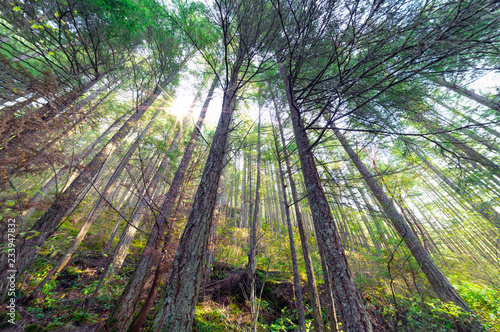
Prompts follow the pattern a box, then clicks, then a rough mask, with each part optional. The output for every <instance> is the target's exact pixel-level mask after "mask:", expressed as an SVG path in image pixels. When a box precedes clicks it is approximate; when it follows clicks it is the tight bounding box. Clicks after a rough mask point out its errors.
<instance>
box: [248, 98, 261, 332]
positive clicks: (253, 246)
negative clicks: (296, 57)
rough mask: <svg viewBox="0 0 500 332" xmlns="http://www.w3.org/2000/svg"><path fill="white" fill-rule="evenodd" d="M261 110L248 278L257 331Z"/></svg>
mask: <svg viewBox="0 0 500 332" xmlns="http://www.w3.org/2000/svg"><path fill="white" fill-rule="evenodd" d="M260 112H261V110H260V108H259V124H258V129H257V130H258V134H257V135H258V136H257V180H256V185H255V207H254V211H253V216H252V217H251V219H250V225H249V226H250V250H249V252H248V276H249V279H250V282H249V283H250V306H251V307H250V315H251V320H252V323H251V330H252V331H257V317H258V313H257V308H258V305H257V299H256V297H255V294H256V278H255V271H256V270H257V266H256V263H255V251H256V249H257V218H258V217H259V212H260V211H259V208H260V163H261V152H260V144H261V143H260V116H261V114H260Z"/></svg>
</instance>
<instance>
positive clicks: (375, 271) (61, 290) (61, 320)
mask: <svg viewBox="0 0 500 332" xmlns="http://www.w3.org/2000/svg"><path fill="white" fill-rule="evenodd" d="M63 230H64V232H65V234H63V237H62V239H65V237H64V236H68V237H70V236H71V235H74V233H75V232H76V229H74V227H73V226H71V227H69V226H68V227H67V228H65V227H63ZM263 232H264V236H263V237H262V239H261V242H260V247H259V248H260V249H259V250H260V254H259V257H258V260H257V264H258V269H257V273H256V276H257V294H258V295H259V297H260V298H261V301H260V316H259V331H271V332H273V331H294V330H295V328H296V324H297V321H296V311H295V309H296V307H295V303H294V290H293V283H292V279H293V277H292V274H291V272H288V271H290V270H291V266H290V257H289V250H288V248H287V245H286V243H287V240H286V235H284V233H278V234H275V233H272V234H271V233H269V230H263ZM105 233H106V232H105V231H103V234H105ZM246 238H247V232H246V231H245V230H242V229H231V228H223V227H221V229H219V232H218V237H217V239H216V241H217V246H216V247H215V249H214V250H215V253H214V257H215V262H214V263H213V265H212V267H211V272H210V275H209V276H207V273H205V276H204V280H203V283H202V289H201V291H200V297H199V300H198V305H197V307H196V312H195V321H194V325H193V331H195V332H211V331H215V332H217V331H246V330H247V329H248V326H249V323H250V311H249V305H248V298H247V291H246V289H247V286H246V285H247V284H248V275H247V269H246V268H245V267H246V261H247V257H246V250H247V248H246V240H245V239H246ZM105 240H106V238H105V237H104V236H100V235H99V233H98V232H97V233H94V234H91V236H89V237H88V238H87V239H86V240H85V241H84V243H82V247H81V250H80V251H79V252H78V253H77V254H76V255H75V256H74V257H73V258H72V260H71V262H70V264H69V265H68V266H67V267H66V269H65V270H63V272H61V273H60V274H59V275H58V277H57V278H56V280H53V281H49V282H47V284H46V285H45V286H44V287H43V289H42V291H40V292H38V293H36V295H34V296H33V297H32V298H31V299H30V301H29V303H26V298H28V297H29V295H30V294H31V293H32V292H33V289H34V288H35V287H36V285H37V284H38V283H39V282H40V281H41V280H42V279H43V277H44V276H45V275H46V273H47V272H48V270H50V268H51V267H52V265H53V264H54V263H55V262H57V260H58V257H59V256H60V255H61V252H62V251H61V249H59V248H63V244H62V242H61V241H62V240H61V239H54V240H52V242H49V243H48V244H47V246H46V247H45V248H44V249H43V250H42V254H41V255H40V257H39V259H38V260H37V261H36V262H35V264H34V265H33V267H32V270H31V271H30V273H29V274H28V277H27V278H26V280H25V282H24V283H23V287H22V291H21V294H22V296H23V298H21V300H20V301H18V305H17V314H18V317H17V325H16V326H12V325H11V324H10V323H8V322H7V318H6V315H5V309H6V307H5V305H2V307H1V312H3V313H2V314H1V315H0V330H2V331H32V332H33V331H40V332H42V331H82V332H83V331H101V330H103V328H102V327H103V324H104V322H105V320H106V319H107V317H108V315H109V314H110V312H111V311H112V310H113V308H114V305H115V303H116V302H117V301H118V299H119V297H120V294H121V292H122V291H123V289H124V287H125V285H126V283H127V281H128V280H129V278H130V277H131V275H132V273H133V269H134V266H135V262H136V261H137V259H138V257H139V254H140V252H141V248H142V247H143V245H144V244H143V241H142V240H141V239H137V240H134V242H133V245H132V247H131V250H130V252H129V255H128V256H127V258H126V260H125V262H124V265H123V267H122V269H121V270H120V271H119V273H117V274H115V275H113V276H112V277H111V278H109V279H108V280H107V281H106V282H105V283H104V284H103V286H102V287H101V288H100V291H99V292H98V293H97V294H96V295H95V298H94V300H93V303H92V305H91V306H90V308H89V309H88V310H87V309H86V308H85V307H86V305H87V304H88V301H89V299H90V298H91V297H92V296H93V294H94V292H95V289H96V286H97V284H98V283H99V280H100V276H101V272H102V269H103V267H104V266H106V265H105V264H106V263H105V262H106V261H105V260H103V258H105V257H106V256H104V255H103V253H102V250H101V248H102V246H103V245H104V244H105ZM172 245H175V243H173V244H172ZM313 245H314V243H313ZM172 252H175V250H172ZM348 257H349V259H350V265H351V269H352V270H353V274H354V277H355V280H356V283H357V285H358V287H359V288H360V290H361V293H362V295H363V297H364V299H365V303H366V307H367V310H368V312H369V315H370V320H371V321H372V325H373V328H374V331H375V332H383V331H398V332H400V331H408V332H413V331H422V332H423V331H433V332H440V331H464V332H469V331H470V332H476V331H481V330H487V331H496V332H500V291H499V290H498V288H495V283H494V281H491V282H490V283H488V282H487V280H486V281H485V279H484V277H483V280H481V279H480V278H479V275H475V274H478V273H479V272H484V271H477V270H474V269H464V268H461V271H460V273H452V272H451V271H456V270H457V266H463V262H460V261H458V260H457V261H455V262H454V261H448V262H447V263H446V265H444V266H445V273H446V274H447V275H449V276H450V280H452V282H453V283H454V285H455V286H456V288H457V290H458V291H459V293H460V294H461V295H462V297H463V298H464V299H465V300H466V302H467V303H468V304H469V306H470V307H471V309H472V310H473V311H474V313H475V314H472V313H470V312H465V311H463V310H461V309H460V308H458V307H456V306H455V305H453V304H451V303H442V302H441V301H439V300H437V299H436V298H434V297H433V294H432V291H431V290H430V289H429V286H428V285H427V283H426V281H425V279H424V278H423V276H422V275H420V274H419V272H418V266H417V265H416V263H415V262H412V261H411V260H408V258H407V257H408V256H407V255H406V254H404V252H401V255H399V252H398V253H397V254H395V255H394V254H393V253H392V252H385V251H380V250H379V251H375V250H373V249H370V250H366V251H357V252H349V251H348ZM388 257H393V259H392V261H389V258H388ZM388 261H389V262H390V264H389V265H393V267H392V269H391V270H390V271H388V270H387V267H388ZM299 263H301V262H299ZM301 264H302V263H301ZM313 264H314V269H315V270H316V273H317V274H316V277H317V282H318V287H319V291H320V299H321V302H322V308H323V317H324V320H325V322H326V323H327V325H330V321H329V319H328V316H327V315H326V308H327V297H326V295H325V287H324V284H323V282H322V277H321V265H320V263H319V258H318V257H316V256H313ZM302 266H303V265H302ZM446 268H448V269H449V270H446ZM474 273H475V274H474ZM300 275H301V278H302V291H303V293H304V301H305V308H306V311H307V312H306V324H307V326H308V329H309V330H312V324H313V320H312V318H313V317H312V312H311V309H310V308H309V306H308V304H307V302H308V299H309V294H308V290H307V288H306V280H305V271H304V270H303V267H301V268H300ZM471 280H473V281H471ZM161 287H163V285H162V286H161ZM146 296H147V292H144V294H143V298H142V299H141V301H144V300H145V299H146ZM23 301H24V302H23ZM142 303H143V302H142ZM159 303H160V298H159V297H158V298H157V299H156V301H155V307H156V306H158V304H159ZM153 315H154V310H152V311H151V314H150V317H148V321H147V324H146V325H147V326H149V325H150V323H151V321H152V320H153ZM478 320H480V321H481V322H482V324H483V326H484V329H482V328H478V327H477V326H478V325H477V321H478ZM145 330H146V329H145Z"/></svg>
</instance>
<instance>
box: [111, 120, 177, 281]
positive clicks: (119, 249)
mask: <svg viewBox="0 0 500 332" xmlns="http://www.w3.org/2000/svg"><path fill="white" fill-rule="evenodd" d="M180 139H181V128H179V129H178V130H177V133H176V134H175V137H174V139H173V140H172V142H171V144H170V146H169V148H168V151H167V153H166V154H165V156H164V157H163V160H162V161H161V163H160V165H159V166H158V169H157V170H156V173H155V175H154V176H153V179H151V181H150V183H149V184H148V188H147V189H146V191H144V192H143V194H142V195H141V196H142V199H140V200H139V205H138V206H137V209H136V210H135V212H134V214H132V216H131V217H130V219H129V221H128V223H127V225H126V226H125V229H124V230H123V232H122V235H121V236H120V240H119V241H118V244H117V245H116V248H115V250H114V253H113V258H112V260H111V262H110V264H109V267H110V269H112V271H113V272H117V271H119V270H120V269H121V267H122V264H123V261H124V260H125V257H126V256H127V253H128V249H129V248H130V245H131V244H132V241H133V239H134V236H135V233H136V232H137V229H138V228H139V226H140V222H141V220H142V219H143V218H144V216H145V214H146V213H147V209H148V208H150V207H152V206H154V205H155V202H156V201H158V199H159V198H160V195H161V191H160V190H158V189H157V188H158V184H159V183H160V180H161V179H162V178H163V176H164V173H165V170H166V169H167V166H168V164H169V163H170V156H171V154H172V153H173V152H174V151H176V150H177V146H178V144H179V141H180Z"/></svg>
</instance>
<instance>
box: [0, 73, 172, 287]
mask: <svg viewBox="0 0 500 332" xmlns="http://www.w3.org/2000/svg"><path fill="white" fill-rule="evenodd" d="M177 72H178V69H177V70H176V71H174V72H173V73H171V74H170V76H169V77H168V78H166V79H165V80H164V81H163V82H162V83H161V84H159V85H158V86H157V87H156V89H155V91H154V93H153V94H151V95H150V96H149V97H148V98H147V99H146V100H145V101H144V102H143V103H142V104H141V105H139V106H138V107H137V108H136V112H135V113H134V114H133V115H132V116H131V117H130V118H129V119H128V120H127V121H126V122H125V123H124V124H123V125H122V127H121V128H120V129H119V130H118V132H117V133H115V135H114V136H113V137H112V138H111V139H110V140H109V142H108V143H107V144H106V145H105V146H104V147H103V148H102V149H101V151H99V152H98V153H97V155H96V156H95V157H94V158H93V159H92V161H91V162H90V163H89V164H88V165H87V166H86V167H85V168H84V169H83V170H82V171H81V172H80V174H79V175H78V177H77V178H76V179H75V180H74V181H73V182H72V183H71V185H70V186H69V187H68V188H67V189H66V190H65V191H64V192H63V193H62V194H61V195H59V196H58V197H57V198H56V200H55V202H54V203H53V205H52V206H51V207H50V208H49V210H48V211H47V212H45V214H44V215H43V216H42V217H41V218H40V219H39V220H38V221H37V222H36V223H35V225H34V226H33V227H32V228H31V230H30V231H29V232H28V233H27V234H26V235H25V237H24V238H23V240H22V241H20V243H19V245H18V253H17V255H18V256H17V264H18V266H17V275H18V276H19V277H20V276H21V275H22V274H23V272H24V271H25V270H26V268H27V267H28V266H30V265H31V264H32V263H33V262H34V260H35V258H36V256H37V255H38V252H39V251H40V248H41V247H42V246H43V243H44V242H45V241H46V240H47V239H48V238H49V237H50V236H51V235H52V234H53V233H54V232H55V230H56V228H57V226H58V224H59V223H60V222H61V220H62V219H63V217H64V216H65V214H66V212H67V211H68V209H69V206H70V205H71V203H72V202H75V201H76V200H78V198H79V196H80V197H82V196H83V195H82V194H83V193H86V192H88V190H89V189H90V187H91V186H92V183H93V181H94V180H95V178H96V177H97V175H98V174H99V172H100V170H101V169H102V166H103V165H104V163H105V162H106V160H107V159H108V157H109V156H110V155H111V153H112V152H113V151H114V150H115V149H116V147H117V146H119V145H120V143H121V141H123V139H124V138H125V137H126V136H127V135H128V133H129V132H130V130H131V129H132V128H133V125H134V124H135V123H136V122H137V121H138V120H139V119H140V118H141V117H142V116H143V115H144V113H145V112H146V110H148V109H149V107H150V106H151V104H153V102H154V101H155V100H156V98H158V96H159V95H160V94H161V93H162V91H163V89H164V88H165V87H166V86H167V85H168V84H169V83H170V82H171V81H173V79H174V77H175V76H176V75H177ZM1 267H2V269H1V271H4V272H3V273H2V275H0V278H2V279H3V277H4V274H5V273H6V272H5V271H7V261H6V260H5V261H4V262H2V265H1Z"/></svg>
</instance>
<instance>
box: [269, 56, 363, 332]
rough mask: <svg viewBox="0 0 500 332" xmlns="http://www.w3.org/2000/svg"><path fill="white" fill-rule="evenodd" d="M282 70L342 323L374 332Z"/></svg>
mask: <svg viewBox="0 0 500 332" xmlns="http://www.w3.org/2000/svg"><path fill="white" fill-rule="evenodd" d="M279 66H280V71H281V74H282V76H283V83H284V85H285V91H286V95H287V99H288V106H289V107H290V113H291V118H292V124H293V131H294V133H295V142H296V143H297V149H298V152H299V157H300V162H301V165H302V174H303V176H304V182H305V185H306V189H307V194H308V196H307V198H308V201H309V206H310V207H311V212H312V215H313V221H314V226H315V229H316V234H317V235H318V237H317V239H318V245H319V246H322V247H323V250H324V256H325V260H326V263H327V266H328V269H329V271H330V273H329V276H330V283H331V285H332V290H333V296H334V298H335V301H336V302H337V303H338V312H339V314H340V320H341V321H342V325H343V327H344V328H345V329H346V330H347V331H349V332H353V331H357V332H358V331H359V332H361V331H372V326H371V322H370V320H369V318H368V313H367V312H366V309H365V307H364V305H363V299H362V298H361V295H360V294H359V291H358V288H357V287H356V284H355V282H354V278H353V277H352V274H351V270H350V268H349V263H348V262H347V257H346V255H345V252H344V249H343V248H342V245H341V242H340V238H339V235H338V232H337V229H336V227H335V221H334V219H333V216H332V212H331V211H330V206H329V204H328V201H327V199H326V196H325V193H324V191H323V187H322V186H321V180H320V178H319V174H318V170H317V168H316V163H315V161H314V156H313V153H312V151H311V149H310V143H309V140H308V138H307V134H306V130H305V128H304V124H303V123H302V120H301V118H300V113H299V109H298V106H297V105H296V103H295V100H294V96H293V92H292V88H291V86H290V83H289V78H288V77H286V76H285V75H286V74H285V71H284V68H283V65H282V64H281V63H280V64H279Z"/></svg>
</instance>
